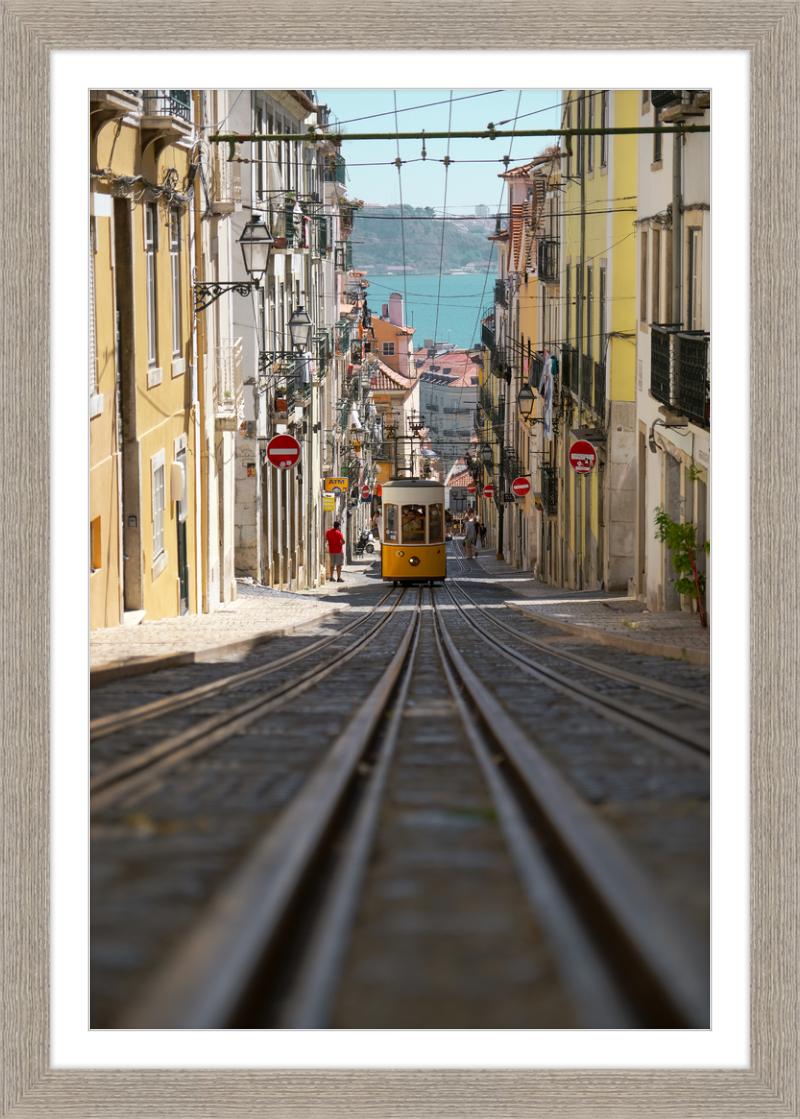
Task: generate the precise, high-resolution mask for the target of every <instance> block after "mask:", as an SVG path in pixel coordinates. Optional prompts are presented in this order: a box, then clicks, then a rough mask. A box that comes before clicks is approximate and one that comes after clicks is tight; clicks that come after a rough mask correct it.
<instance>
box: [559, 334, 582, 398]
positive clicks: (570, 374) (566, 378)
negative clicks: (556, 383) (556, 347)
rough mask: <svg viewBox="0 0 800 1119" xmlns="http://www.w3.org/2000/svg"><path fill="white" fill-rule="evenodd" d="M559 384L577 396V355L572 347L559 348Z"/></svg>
mask: <svg viewBox="0 0 800 1119" xmlns="http://www.w3.org/2000/svg"><path fill="white" fill-rule="evenodd" d="M561 382H562V384H563V385H564V387H565V388H568V389H570V390H571V391H572V392H574V393H575V395H576V396H577V393H578V355H577V353H576V351H575V349H574V347H573V346H562V347H561Z"/></svg>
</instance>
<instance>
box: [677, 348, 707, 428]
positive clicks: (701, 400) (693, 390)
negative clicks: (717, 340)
mask: <svg viewBox="0 0 800 1119" xmlns="http://www.w3.org/2000/svg"><path fill="white" fill-rule="evenodd" d="M675 341H676V351H677V353H676V358H677V361H676V363H675V402H676V404H677V407H678V411H679V412H681V414H682V415H684V416H687V417H688V418H689V419H690V420H693V421H694V422H695V423H696V424H700V425H701V426H702V427H710V426H711V383H710V381H709V376H708V373H709V368H708V351H709V344H710V336H709V335H708V334H706V333H703V332H700V331H681V332H680V333H679V334H678V335H677V336H676V340H675Z"/></svg>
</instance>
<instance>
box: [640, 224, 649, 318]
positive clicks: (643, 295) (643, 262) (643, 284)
mask: <svg viewBox="0 0 800 1119" xmlns="http://www.w3.org/2000/svg"><path fill="white" fill-rule="evenodd" d="M639 241H640V244H641V250H640V251H641V254H642V255H641V257H640V260H639V263H640V266H641V272H640V275H639V287H640V291H639V322H643V323H646V322H647V233H646V232H645V230H642V232H641V234H640V236H639Z"/></svg>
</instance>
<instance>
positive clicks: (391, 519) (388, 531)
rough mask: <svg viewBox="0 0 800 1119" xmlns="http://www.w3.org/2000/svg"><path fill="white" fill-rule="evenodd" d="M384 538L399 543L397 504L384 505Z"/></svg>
mask: <svg viewBox="0 0 800 1119" xmlns="http://www.w3.org/2000/svg"><path fill="white" fill-rule="evenodd" d="M383 539H384V541H387V542H389V543H393V544H396V543H397V506H396V505H387V504H385V503H384V506H383Z"/></svg>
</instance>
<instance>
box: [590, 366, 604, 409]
mask: <svg viewBox="0 0 800 1119" xmlns="http://www.w3.org/2000/svg"><path fill="white" fill-rule="evenodd" d="M592 407H593V408H594V410H595V412H597V414H598V416H599V417H600V419H601V420H602V419H604V418H605V414H606V368H605V366H604V365H600V364H599V362H595V363H594V393H593V395H592Z"/></svg>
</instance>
